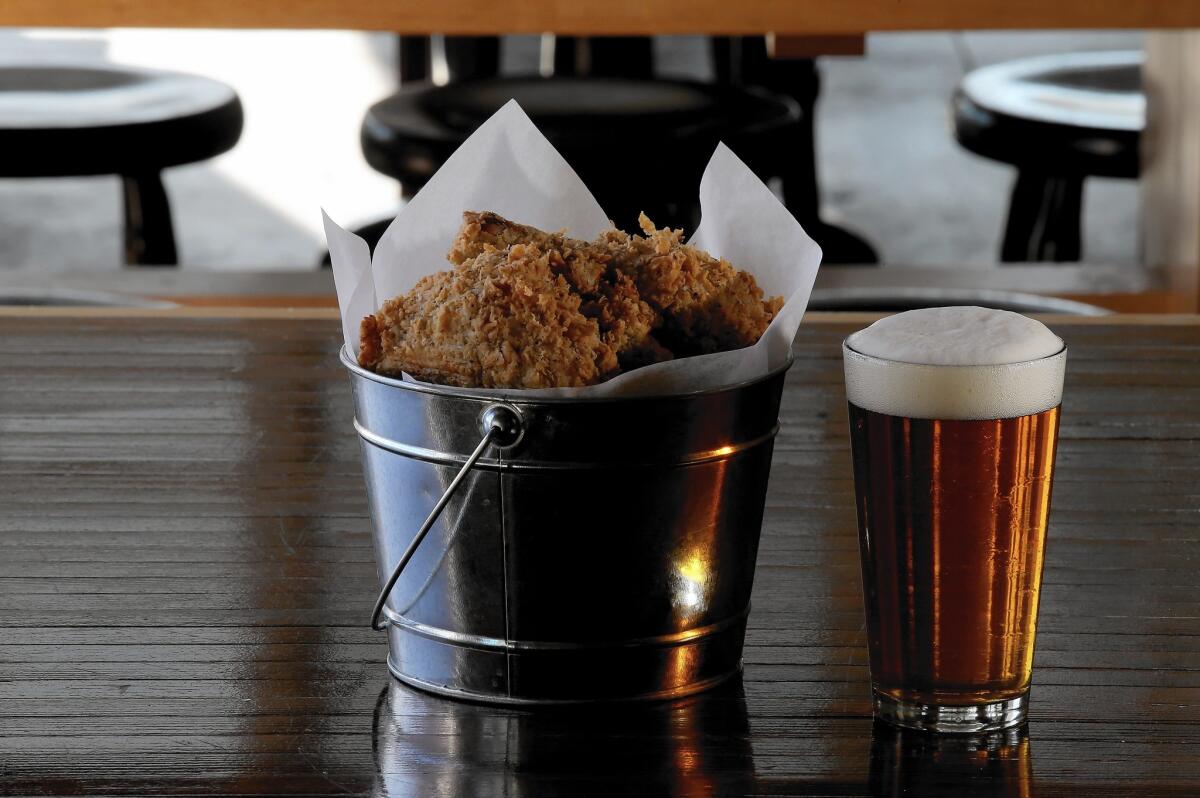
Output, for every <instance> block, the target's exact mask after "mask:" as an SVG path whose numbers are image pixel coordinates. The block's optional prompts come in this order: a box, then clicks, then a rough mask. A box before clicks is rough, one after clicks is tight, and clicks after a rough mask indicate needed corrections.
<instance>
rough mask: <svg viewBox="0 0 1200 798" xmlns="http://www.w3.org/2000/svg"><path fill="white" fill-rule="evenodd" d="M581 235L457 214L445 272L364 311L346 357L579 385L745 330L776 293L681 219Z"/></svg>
mask: <svg viewBox="0 0 1200 798" xmlns="http://www.w3.org/2000/svg"><path fill="white" fill-rule="evenodd" d="M641 224H642V228H643V231H644V232H645V236H644V237H643V236H628V235H626V234H624V233H621V232H619V231H609V232H608V233H605V234H604V235H602V236H601V237H600V238H599V239H597V240H596V241H594V242H586V241H580V240H578V239H572V238H568V237H567V236H565V235H563V234H562V233H548V232H545V231H542V230H538V229H536V228H533V227H529V226H527V225H522V224H517V223H515V222H511V221H509V220H507V219H504V218H503V217H501V216H499V215H497V214H495V213H491V212H482V213H476V212H467V213H465V214H463V226H462V228H461V229H460V230H459V234H458V236H457V237H456V238H455V240H454V243H453V245H452V246H451V249H450V252H449V253H448V255H447V258H448V259H449V260H450V261H451V262H452V263H454V264H455V267H454V268H453V269H451V270H449V271H443V272H438V273H436V274H432V275H429V276H427V277H425V278H423V279H422V280H420V281H419V282H418V283H417V285H416V286H414V287H413V289H412V290H411V291H409V292H408V293H407V294H405V295H404V296H401V297H397V298H395V299H391V300H389V301H387V302H385V303H384V305H383V307H382V308H381V309H380V310H379V312H377V313H376V314H374V315H372V316H368V317H366V318H365V319H363V322H362V327H361V330H360V354H359V362H360V363H361V364H362V365H363V366H364V367H366V368H370V369H373V370H375V371H378V372H380V373H383V374H393V375H399V374H400V373H401V372H407V373H408V374H411V375H412V376H414V377H416V378H417V379H421V380H425V381H428V382H436V383H441V384H444V385H455V386H461V387H478V388H549V387H578V386H582V385H592V384H595V383H597V382H602V381H603V380H606V379H609V378H611V377H613V376H615V375H616V374H619V373H621V372H622V371H628V370H630V369H634V368H638V367H640V366H644V365H649V364H651V363H658V362H661V361H663V360H670V359H672V358H674V357H684V356H688V355H695V354H702V353H707V352H719V351H726V350H730V349H738V348H741V347H744V346H749V345H751V344H753V343H754V342H756V341H757V340H758V338H759V337H760V336H761V335H762V333H763V331H764V330H765V329H766V328H767V325H768V324H770V322H771V319H772V318H774V316H775V314H776V313H777V312H778V311H779V308H780V307H782V305H783V299H782V298H781V297H773V298H770V299H764V298H763V292H762V289H761V288H759V286H758V285H757V283H756V282H755V280H754V277H753V276H752V275H750V274H748V273H746V272H742V271H739V270H738V269H736V268H735V267H734V266H732V265H731V264H730V263H729V262H728V261H725V260H723V259H717V258H713V257H711V256H710V255H708V254H707V253H705V252H703V251H701V250H699V249H696V248H695V247H690V246H688V245H686V244H684V243H683V231H681V230H667V229H664V230H657V229H655V228H654V225H653V224H652V223H651V222H650V220H649V219H647V218H646V217H645V215H644V214H643V215H642V217H641Z"/></svg>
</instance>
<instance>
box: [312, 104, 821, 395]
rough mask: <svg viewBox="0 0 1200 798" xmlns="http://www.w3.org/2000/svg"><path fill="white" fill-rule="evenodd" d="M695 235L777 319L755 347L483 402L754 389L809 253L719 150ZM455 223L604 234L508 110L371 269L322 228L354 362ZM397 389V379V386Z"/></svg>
mask: <svg viewBox="0 0 1200 798" xmlns="http://www.w3.org/2000/svg"><path fill="white" fill-rule="evenodd" d="M700 210H701V223H700V227H699V228H698V229H697V230H696V233H695V235H693V236H692V238H691V241H690V243H692V244H695V245H696V246H698V247H700V248H701V249H704V250H706V251H707V252H709V253H710V254H712V255H715V256H717V257H722V258H725V259H726V260H728V261H729V262H730V263H732V264H733V265H735V266H737V267H738V268H740V269H744V270H745V271H748V272H750V273H751V274H753V275H754V278H755V279H756V280H757V281H758V284H759V285H760V286H761V287H762V289H763V292H764V293H765V294H766V295H767V296H780V295H781V296H784V297H786V299H787V301H786V304H785V305H784V306H783V309H782V310H781V311H780V312H779V314H778V315H777V316H776V317H775V319H774V320H773V321H772V322H771V325H770V326H769V327H768V328H767V331H766V332H765V333H764V334H763V336H762V338H761V339H759V341H758V343H757V344H755V345H754V346H751V347H747V348H745V349H739V350H736V351H733V352H718V353H716V354H711V355H699V356H696V357H688V358H680V359H679V360H671V361H667V362H665V363H656V364H654V365H650V366H644V367H642V368H640V369H635V370H633V371H630V372H627V373H625V374H622V375H620V376H618V377H615V378H613V379H611V380H609V381H607V382H604V383H601V384H599V385H592V386H588V387H585V388H552V389H525V390H521V389H508V390H492V389H489V390H488V391H487V393H488V394H489V395H494V394H511V395H519V396H527V397H531V398H532V397H535V396H579V397H585V396H640V395H652V394H665V393H687V392H691V391H699V390H706V389H710V388H718V387H720V386H722V385H730V384H734V383H738V382H742V381H745V380H749V379H754V378H756V377H760V376H762V375H764V374H766V373H768V372H769V371H771V370H773V369H775V368H778V367H779V366H781V365H783V363H784V362H786V360H787V358H788V355H789V353H790V351H791V345H792V339H793V338H795V336H796V330H797V329H798V328H799V326H800V320H801V319H802V318H803V316H804V309H805V307H806V306H807V305H808V296H809V293H810V292H811V291H812V286H813V281H814V280H816V276H817V267H818V266H819V265H820V262H821V248H820V247H818V246H817V244H816V242H814V241H813V240H812V239H811V238H809V237H808V235H807V234H806V233H805V232H804V229H803V228H802V227H801V226H800V224H799V223H798V222H797V221H796V220H795V219H794V218H793V217H792V215H791V214H790V213H789V212H788V211H787V209H786V208H784V207H783V205H782V204H780V202H779V200H777V199H776V198H775V195H774V194H772V193H771V190H770V189H768V188H767V187H766V186H765V185H764V184H763V182H762V181H761V180H759V179H758V178H757V177H756V176H755V175H754V173H753V172H751V171H750V169H749V168H748V167H747V166H746V165H745V164H744V163H742V161H741V160H740V159H738V157H737V156H736V155H734V154H733V152H732V151H731V150H730V149H729V148H728V147H726V146H725V145H724V144H721V145H718V146H717V149H716V152H714V153H713V156H712V159H711V160H710V161H709V162H708V166H707V167H706V168H705V170H704V176H703V177H702V178H701V180H700ZM463 211H495V212H496V213H499V214H500V215H501V216H504V217H506V218H508V219H511V220H513V221H515V222H520V223H522V224H528V225H533V226H534V227H539V228H541V229H543V230H552V231H557V230H565V231H566V232H567V234H568V235H570V236H573V237H575V238H582V239H587V240H590V239H593V238H595V237H596V236H598V235H599V234H600V233H601V232H603V231H604V230H606V229H609V228H610V227H611V226H612V225H611V224H610V222H609V221H608V216H607V214H605V213H604V210H603V209H602V208H601V207H600V205H599V204H598V203H597V202H596V200H595V198H594V197H593V196H592V194H591V192H590V191H588V189H587V186H585V185H584V184H583V181H581V180H580V179H579V176H578V175H576V174H575V170H573V169H572V168H571V167H570V165H569V164H568V163H567V162H566V161H565V160H564V159H563V157H562V156H561V155H559V153H558V151H557V150H555V149H554V147H553V146H552V145H551V144H550V142H549V141H547V140H546V138H545V136H543V135H542V134H541V132H540V131H538V129H537V127H536V126H535V125H534V124H533V122H532V121H531V120H530V119H529V117H528V116H526V114H525V112H524V111H522V110H521V107H520V106H519V105H517V103H516V101H510V102H509V103H508V104H507V105H505V106H504V107H503V108H501V109H500V110H499V111H497V112H496V113H495V114H494V115H493V116H492V117H491V118H490V119H488V121H487V122H485V123H483V124H482V125H481V126H480V127H479V129H478V130H476V131H475V133H474V134H472V135H471V136H470V138H468V139H467V140H466V141H465V142H463V145H462V146H461V147H459V148H458V150H457V151H456V152H455V153H454V155H452V156H451V157H450V158H449V160H447V161H446V163H445V164H443V165H442V168H441V169H439V170H438V172H437V174H435V175H434V176H433V178H432V179H431V180H430V181H429V182H428V183H427V184H426V185H425V187H424V188H422V189H421V191H420V192H419V193H418V194H417V195H416V196H415V197H414V198H413V199H412V200H411V201H410V202H409V203H408V204H407V205H406V206H405V207H404V209H403V210H402V211H401V212H400V214H399V215H398V216H397V217H396V220H395V221H394V222H392V224H391V225H390V226H389V227H388V229H387V231H386V232H385V233H384V234H383V238H381V239H380V241H379V244H378V245H377V246H376V248H375V256H374V258H371V256H370V249H369V247H368V246H367V244H366V242H365V241H363V240H362V239H361V238H359V237H358V236H356V235H354V234H353V233H350V232H347V231H346V230H344V229H342V228H341V227H339V226H338V225H337V224H336V223H335V222H334V221H333V220H331V219H330V218H329V216H328V215H325V216H324V220H325V235H326V238H327V239H328V243H329V254H330V258H331V260H332V261H333V276H334V283H335V285H336V288H337V294H338V306H339V307H340V309H341V315H342V331H343V333H344V334H345V337H346V345H347V347H349V349H350V351H351V352H353V353H355V354H357V353H358V328H359V323H360V322H361V321H362V318H363V317H364V316H366V315H369V314H371V313H374V312H375V311H376V310H377V309H378V307H379V305H380V304H381V303H382V302H383V301H384V300H386V299H388V298H391V297H394V296H397V295H400V294H403V293H405V292H407V291H408V290H409V289H410V288H412V286H413V285H414V284H415V283H416V282H417V280H419V279H420V278H421V277H424V276H425V275H427V274H432V273H434V272H437V271H441V270H443V269H448V268H451V266H450V264H449V263H448V262H447V261H446V252H447V250H449V249H450V244H451V243H452V242H453V241H454V236H455V235H456V234H457V233H458V229H459V227H460V226H461V225H462V214H463ZM406 378H407V377H406Z"/></svg>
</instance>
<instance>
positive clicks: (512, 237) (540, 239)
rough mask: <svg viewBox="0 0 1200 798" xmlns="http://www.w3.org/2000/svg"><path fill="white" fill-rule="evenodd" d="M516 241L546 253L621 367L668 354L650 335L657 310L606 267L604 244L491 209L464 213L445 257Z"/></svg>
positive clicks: (462, 257)
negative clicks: (513, 219)
mask: <svg viewBox="0 0 1200 798" xmlns="http://www.w3.org/2000/svg"><path fill="white" fill-rule="evenodd" d="M517 244H531V245H533V246H535V247H537V248H538V249H539V250H541V251H542V252H545V253H547V254H548V255H549V258H550V268H551V270H552V271H554V273H555V274H561V275H562V276H563V278H564V279H566V281H567V282H568V283H569V284H570V286H571V288H572V289H574V290H575V291H576V292H577V293H578V294H579V295H580V297H581V299H582V305H581V310H582V312H583V314H584V315H585V316H587V317H588V318H592V319H595V320H596V321H597V323H599V325H600V337H601V339H602V340H603V341H604V343H605V344H607V345H608V346H610V347H611V348H612V349H613V351H614V352H616V353H617V356H618V358H619V359H620V363H621V367H622V368H623V369H629V368H636V367H637V366H644V365H649V364H650V363H658V362H660V361H662V360H670V359H671V358H672V357H673V356H672V354H671V352H670V350H669V349H667V348H666V347H664V346H662V345H661V344H659V343H658V341H656V340H655V339H654V336H653V330H654V329H655V328H657V327H659V326H661V324H662V319H661V317H660V316H659V314H658V312H657V311H655V310H654V308H652V307H651V306H650V305H649V304H647V303H646V302H645V301H643V300H642V298H641V297H640V296H638V291H637V286H636V285H635V284H634V282H633V280H632V279H630V278H629V276H628V275H626V274H624V273H622V272H621V271H620V270H619V269H616V268H614V267H613V266H612V265H610V263H609V262H610V261H611V260H612V255H611V253H609V251H608V250H607V248H605V247H603V246H597V245H596V244H592V243H589V242H587V241H581V240H579V239H575V238H569V237H567V236H565V235H563V234H562V233H547V232H545V231H543V230H538V229H537V228H536V227H530V226H528V225H523V224H518V223H516V222H511V221H509V220H508V219H505V218H504V217H503V216H500V215H499V214H496V213H492V212H490V211H485V212H483V213H477V212H474V211H468V212H466V213H464V214H463V225H462V227H461V228H460V229H459V232H458V236H457V237H456V238H455V239H454V243H453V244H452V245H451V247H450V252H449V254H448V255H447V258H449V260H450V262H451V263H463V262H464V261H466V260H468V259H470V258H475V257H478V256H479V255H481V254H483V253H485V252H488V251H489V250H493V249H498V250H504V249H508V248H509V247H512V246H514V245H517Z"/></svg>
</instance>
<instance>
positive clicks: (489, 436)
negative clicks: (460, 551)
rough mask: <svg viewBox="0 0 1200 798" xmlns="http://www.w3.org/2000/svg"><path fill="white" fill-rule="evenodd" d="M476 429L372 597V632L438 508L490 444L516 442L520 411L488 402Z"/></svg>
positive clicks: (520, 427) (520, 426) (503, 445)
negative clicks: (476, 436)
mask: <svg viewBox="0 0 1200 798" xmlns="http://www.w3.org/2000/svg"><path fill="white" fill-rule="evenodd" d="M479 430H480V432H482V433H483V438H482V439H481V440H480V441H479V444H478V445H477V446H476V447H475V451H473V452H471V456H470V457H468V458H467V461H466V462H465V463H463V465H462V468H460V469H459V470H458V473H457V474H455V475H454V479H452V480H450V484H449V485H447V486H446V490H445V492H444V493H442V498H440V499H438V501H437V504H435V505H433V509H432V510H430V511H429V515H428V516H426V518H425V523H423V524H421V528H420V529H418V530H417V534H416V535H413V539H412V541H411V542H410V543H409V544H408V548H406V549H405V550H404V553H403V554H401V555H400V560H399V561H398V562H397V563H396V567H395V568H394V569H392V575H391V576H390V577H388V580H387V584H385V585H384V586H383V590H380V591H379V598H377V599H375V610H374V611H373V612H372V613H371V628H372V629H374V630H376V631H383V630H384V629H386V628H387V626H388V625H387V622H386V621H385V622H382V623H381V622H380V620H379V619H380V617H381V616H382V615H383V607H384V605H385V604H387V600H388V596H390V595H391V594H392V588H394V587H395V586H396V581H397V580H398V579H400V574H401V573H403V572H404V568H405V567H406V566H407V565H408V561H409V560H411V559H412V557H413V555H414V554H416V553H417V547H419V546H420V545H421V541H422V540H424V539H425V536H426V535H428V534H429V530H430V529H432V528H433V525H434V524H435V523H436V522H437V520H438V517H439V516H441V514H442V510H445V509H446V505H447V504H449V503H450V499H451V497H453V496H454V494H455V492H456V491H457V490H458V486H459V485H461V484H462V481H463V480H464V479H466V476H467V472H469V471H470V470H471V469H472V468H473V467H474V466H475V463H476V462H478V461H479V458H480V457H483V454H484V452H486V451H487V450H488V449H489V448H490V447H491V446H493V445H495V446H498V447H500V448H501V449H506V448H508V447H510V446H515V445H516V444H517V442H518V441H520V439H521V436H522V434H523V433H524V431H525V430H524V425H523V424H522V419H521V412H520V411H519V410H517V408H516V407H514V406H512V405H505V404H494V405H488V406H487V407H486V408H484V410H483V412H482V413H480V414H479Z"/></svg>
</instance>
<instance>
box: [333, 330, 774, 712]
mask: <svg viewBox="0 0 1200 798" xmlns="http://www.w3.org/2000/svg"><path fill="white" fill-rule="evenodd" d="M342 363H343V364H344V365H345V366H346V368H347V369H348V370H349V372H350V379H351V384H352V387H353V391H354V405H355V428H356V429H357V430H358V433H359V436H360V438H361V443H362V457H363V471H364V475H365V479H366V483H367V495H368V500H369V503H370V508H371V517H372V521H373V523H374V529H375V553H376V560H377V563H378V566H379V577H380V583H381V585H382V586H383V590H382V592H381V594H380V600H379V602H378V604H377V607H376V617H375V619H373V621H372V623H373V625H376V628H386V629H387V632H388V643H389V654H388V667H389V668H390V669H391V672H392V673H393V674H394V675H395V676H396V678H398V679H400V680H401V681H404V682H406V683H408V684H410V685H413V686H415V687H419V688H421V689H424V690H429V691H432V692H435V693H440V694H444V695H449V696H453V697H458V698H467V699H473V700H481V701H489V702H500V703H512V704H529V703H538V704H541V703H559V702H578V701H598V700H615V699H652V698H669V697H674V696H681V695H687V694H690V693H695V692H698V691H700V690H704V689H706V688H708V687H711V686H714V685H716V684H718V683H720V682H721V681H723V680H724V679H726V678H728V677H729V676H731V675H733V674H735V673H737V672H738V671H739V670H740V668H741V653H742V641H743V638H744V636H745V629H746V617H747V615H748V613H749V611H750V590H751V587H752V584H753V578H754V562H755V557H756V556H757V552H758V539H759V532H760V528H761V525H762V515H763V504H764V500H765V497H766V490H767V479H768V475H769V473H770V468H771V452H772V448H773V445H774V439H775V433H776V431H777V430H778V426H779V425H778V416H779V401H780V395H781V393H782V389H783V381H784V372H786V370H787V365H790V363H789V364H787V365H785V366H784V367H782V368H780V369H778V370H776V371H774V372H773V373H771V374H768V375H767V376H765V377H763V378H761V379H758V380H754V381H752V382H747V383H744V384H741V385H735V386H731V387H728V388H723V389H720V390H714V391H705V392H699V393H691V394H684V395H677V396H663V397H652V398H639V399H588V400H579V399H570V400H566V399H537V400H521V399H517V400H514V399H511V398H503V399H501V398H498V397H496V396H494V395H493V396H489V394H488V393H487V392H486V391H473V390H464V389H452V388H441V387H437V386H429V385H423V384H414V383H407V382H401V381H399V380H395V379H390V378H387V377H381V376H379V375H377V374H373V373H371V372H369V371H366V370H364V369H362V368H360V367H359V366H358V365H357V364H356V363H355V362H354V361H353V359H352V358H350V357H349V356H348V355H347V353H346V352H345V351H344V350H343V352H342ZM426 538H427V539H426ZM380 618H382V623H380V622H379V621H380Z"/></svg>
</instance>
